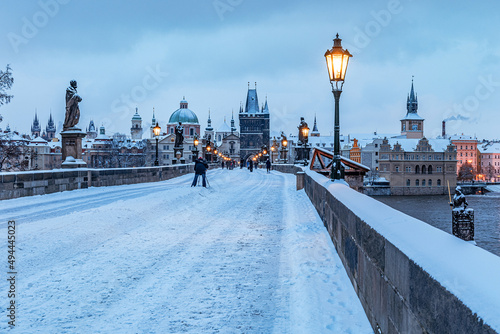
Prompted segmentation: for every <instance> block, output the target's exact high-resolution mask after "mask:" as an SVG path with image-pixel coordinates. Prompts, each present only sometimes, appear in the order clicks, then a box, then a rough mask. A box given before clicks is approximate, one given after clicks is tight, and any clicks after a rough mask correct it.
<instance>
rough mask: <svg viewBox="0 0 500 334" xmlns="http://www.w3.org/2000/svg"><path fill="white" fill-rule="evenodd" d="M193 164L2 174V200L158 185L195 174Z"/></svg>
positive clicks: (0, 191)
mask: <svg viewBox="0 0 500 334" xmlns="http://www.w3.org/2000/svg"><path fill="white" fill-rule="evenodd" d="M192 170H193V166H192V164H185V165H173V166H162V167H139V168H109V169H90V168H77V169H71V170H67V169H64V170H63V169H57V170H50V171H46V170H45V171H27V172H17V173H11V172H8V173H0V180H1V183H0V200H4V199H11V198H17V197H25V196H33V195H44V194H51V193H55V192H61V191H66V190H75V189H85V188H88V187H106V186H117V185H122V184H134V183H143V182H157V181H163V180H168V179H171V178H174V177H177V176H180V175H183V174H186V173H189V172H192Z"/></svg>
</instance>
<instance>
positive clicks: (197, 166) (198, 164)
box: [191, 157, 208, 188]
mask: <svg viewBox="0 0 500 334" xmlns="http://www.w3.org/2000/svg"><path fill="white" fill-rule="evenodd" d="M207 169H208V163H207V162H206V161H205V160H203V158H202V157H199V158H198V159H197V160H196V161H195V162H194V180H193V183H192V184H191V187H196V183H197V182H198V178H199V177H200V175H201V177H202V179H203V183H202V185H203V186H204V187H205V188H206V187H207V183H206V182H207V181H206V177H207V176H206V173H207Z"/></svg>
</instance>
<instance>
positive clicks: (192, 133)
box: [189, 128, 194, 136]
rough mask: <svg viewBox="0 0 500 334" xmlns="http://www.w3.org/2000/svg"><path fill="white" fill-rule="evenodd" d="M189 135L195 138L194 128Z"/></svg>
mask: <svg viewBox="0 0 500 334" xmlns="http://www.w3.org/2000/svg"><path fill="white" fill-rule="evenodd" d="M189 135H190V136H194V128H191V129H189Z"/></svg>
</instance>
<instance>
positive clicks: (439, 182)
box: [437, 179, 441, 187]
mask: <svg viewBox="0 0 500 334" xmlns="http://www.w3.org/2000/svg"><path fill="white" fill-rule="evenodd" d="M437 185H438V187H439V186H440V185H441V179H438V181H437Z"/></svg>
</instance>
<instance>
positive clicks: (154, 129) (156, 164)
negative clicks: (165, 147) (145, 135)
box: [153, 122, 161, 166]
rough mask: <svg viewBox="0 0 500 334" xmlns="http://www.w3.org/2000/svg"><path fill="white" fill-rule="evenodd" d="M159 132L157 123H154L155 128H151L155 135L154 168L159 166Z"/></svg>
mask: <svg viewBox="0 0 500 334" xmlns="http://www.w3.org/2000/svg"><path fill="white" fill-rule="evenodd" d="M160 131H161V127H160V126H159V125H158V122H156V126H155V127H154V128H153V133H154V134H155V137H156V160H155V166H159V165H160V163H159V162H158V136H160Z"/></svg>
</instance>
